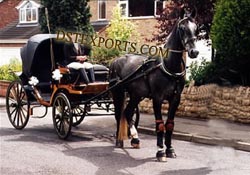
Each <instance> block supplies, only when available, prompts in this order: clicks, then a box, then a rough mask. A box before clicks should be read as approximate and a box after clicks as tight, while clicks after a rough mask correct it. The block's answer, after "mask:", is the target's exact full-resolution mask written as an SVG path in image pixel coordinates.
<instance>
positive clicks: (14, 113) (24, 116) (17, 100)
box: [6, 80, 30, 129]
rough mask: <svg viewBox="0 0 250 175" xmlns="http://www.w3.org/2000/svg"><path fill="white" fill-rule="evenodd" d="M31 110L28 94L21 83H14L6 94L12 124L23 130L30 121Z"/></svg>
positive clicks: (17, 81)
mask: <svg viewBox="0 0 250 175" xmlns="http://www.w3.org/2000/svg"><path fill="white" fill-rule="evenodd" d="M29 108H30V104H29V101H28V97H27V94H26V92H25V89H24V87H23V84H22V82H21V81H19V80H16V81H13V82H12V83H11V84H10V85H9V87H8V89H7V93H6V110H7V114H8V117H9V120H10V123H11V124H12V125H13V126H14V127H15V128H16V129H23V128H24V127H25V126H26V125H27V123H28V121H29Z"/></svg>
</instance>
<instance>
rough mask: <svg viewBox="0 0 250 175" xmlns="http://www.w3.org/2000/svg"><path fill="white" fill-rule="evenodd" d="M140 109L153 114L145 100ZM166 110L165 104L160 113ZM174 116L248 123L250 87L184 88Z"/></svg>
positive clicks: (150, 104) (209, 86)
mask: <svg viewBox="0 0 250 175" xmlns="http://www.w3.org/2000/svg"><path fill="white" fill-rule="evenodd" d="M140 109H141V111H142V112H147V113H153V110H152V102H151V101H150V100H149V99H145V100H144V101H142V102H141V104H140ZM167 109H168V104H167V103H166V104H164V105H163V108H162V112H163V113H164V114H166V113H167ZM176 116H182V117H193V118H202V119H209V118H213V119H214V118H217V119H227V120H230V121H236V122H242V123H250V87H232V88H229V87H220V86H217V85H215V84H210V85H204V86H199V87H197V86H190V87H186V88H184V90H183V93H182V97H181V103H180V106H179V108H178V111H177V113H176Z"/></svg>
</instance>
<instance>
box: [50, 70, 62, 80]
mask: <svg viewBox="0 0 250 175" xmlns="http://www.w3.org/2000/svg"><path fill="white" fill-rule="evenodd" d="M52 74H53V75H52V78H53V79H54V80H56V81H59V80H60V79H61V78H62V74H61V72H60V70H59V69H56V70H54V71H53V72H52Z"/></svg>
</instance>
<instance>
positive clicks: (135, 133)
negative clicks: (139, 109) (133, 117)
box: [130, 125, 139, 139]
mask: <svg viewBox="0 0 250 175" xmlns="http://www.w3.org/2000/svg"><path fill="white" fill-rule="evenodd" d="M130 134H131V136H132V137H133V138H135V139H138V138H139V137H138V132H137V130H136V129H135V126H134V125H132V126H131V127H130Z"/></svg>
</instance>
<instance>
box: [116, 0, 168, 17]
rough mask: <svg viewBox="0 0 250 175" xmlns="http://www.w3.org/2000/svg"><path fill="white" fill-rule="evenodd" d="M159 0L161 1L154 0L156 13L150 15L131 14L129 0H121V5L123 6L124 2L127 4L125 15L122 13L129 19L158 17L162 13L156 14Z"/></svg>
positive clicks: (163, 4) (163, 3)
mask: <svg viewBox="0 0 250 175" xmlns="http://www.w3.org/2000/svg"><path fill="white" fill-rule="evenodd" d="M157 2H160V0H154V14H153V15H150V16H129V14H128V12H129V0H119V2H118V3H119V7H121V5H122V4H126V9H125V15H122V17H123V18H127V19H148V18H156V17H159V16H160V15H157V14H156V12H157V11H156V8H157ZM162 6H163V9H164V7H165V1H163V2H162Z"/></svg>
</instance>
